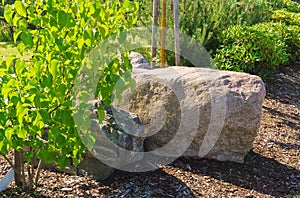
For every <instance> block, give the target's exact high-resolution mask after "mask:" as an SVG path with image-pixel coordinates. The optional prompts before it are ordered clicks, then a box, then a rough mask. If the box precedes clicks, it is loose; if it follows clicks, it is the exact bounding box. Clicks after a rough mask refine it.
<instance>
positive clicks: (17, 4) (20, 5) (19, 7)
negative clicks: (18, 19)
mask: <svg viewBox="0 0 300 198" xmlns="http://www.w3.org/2000/svg"><path fill="white" fill-rule="evenodd" d="M14 6H15V9H16V11H17V13H18V14H19V15H21V16H22V17H26V7H25V6H24V4H23V3H22V1H15V3H14Z"/></svg>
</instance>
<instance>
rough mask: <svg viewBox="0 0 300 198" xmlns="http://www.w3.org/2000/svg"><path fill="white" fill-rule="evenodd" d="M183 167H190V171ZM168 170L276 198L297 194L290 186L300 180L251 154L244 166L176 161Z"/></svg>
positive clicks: (293, 171)
mask: <svg viewBox="0 0 300 198" xmlns="http://www.w3.org/2000/svg"><path fill="white" fill-rule="evenodd" d="M186 164H189V165H190V169H188V168H187V166H186ZM171 166H173V167H176V168H179V169H183V170H185V171H191V172H193V173H194V174H198V175H201V176H211V177H213V178H215V179H218V180H222V181H225V182H228V183H231V184H234V185H236V186H239V187H242V188H246V189H249V190H255V191H257V192H260V193H263V194H267V195H272V196H276V197H277V196H285V195H286V194H287V192H291V191H293V190H297V189H292V188H291V186H290V184H291V183H294V184H297V183H299V179H300V177H299V176H300V171H299V170H297V169H294V168H292V167H290V166H286V165H283V164H281V163H279V162H277V161H276V160H274V159H271V158H266V157H264V156H262V155H260V154H258V153H255V152H253V151H251V152H250V153H249V154H248V155H247V156H246V158H245V163H244V164H238V163H234V162H219V161H216V160H208V159H192V158H180V159H178V160H176V161H175V162H173V163H172V164H171Z"/></svg>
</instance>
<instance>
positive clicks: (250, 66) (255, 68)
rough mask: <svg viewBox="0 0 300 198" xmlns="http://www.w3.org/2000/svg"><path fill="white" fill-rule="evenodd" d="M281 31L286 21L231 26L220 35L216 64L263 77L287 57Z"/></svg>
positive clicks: (283, 29) (222, 67) (223, 67)
mask: <svg viewBox="0 0 300 198" xmlns="http://www.w3.org/2000/svg"><path fill="white" fill-rule="evenodd" d="M284 32H285V25H284V24H281V23H261V24H257V25H254V26H233V27H230V28H229V29H228V30H225V31H223V32H222V34H221V36H220V37H219V40H220V42H221V43H222V45H223V48H221V49H219V50H217V54H216V56H215V63H216V66H217V68H219V69H225V70H233V71H245V72H248V73H252V74H258V75H260V76H261V77H265V76H266V75H268V74H269V73H270V72H272V71H274V69H275V68H277V67H278V66H279V65H281V64H284V63H286V62H287V61H288V58H289V53H288V45H287V44H286V42H285V41H286V38H285V36H284V34H283V33H284Z"/></svg>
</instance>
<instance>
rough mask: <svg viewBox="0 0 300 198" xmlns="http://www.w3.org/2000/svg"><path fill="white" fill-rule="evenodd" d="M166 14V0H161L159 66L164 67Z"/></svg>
mask: <svg viewBox="0 0 300 198" xmlns="http://www.w3.org/2000/svg"><path fill="white" fill-rule="evenodd" d="M166 14H167V0H163V1H162V21H161V35H160V36H161V48H160V67H162V68H163V67H166V55H165V48H166V24H167V21H166Z"/></svg>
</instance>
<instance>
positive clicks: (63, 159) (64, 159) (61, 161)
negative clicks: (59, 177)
mask: <svg viewBox="0 0 300 198" xmlns="http://www.w3.org/2000/svg"><path fill="white" fill-rule="evenodd" d="M56 162H57V165H58V167H59V168H64V167H66V166H67V165H68V164H69V159H68V158H67V157H66V156H63V157H60V158H58V159H57V160H56Z"/></svg>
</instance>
